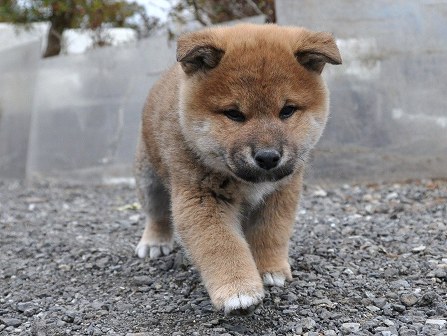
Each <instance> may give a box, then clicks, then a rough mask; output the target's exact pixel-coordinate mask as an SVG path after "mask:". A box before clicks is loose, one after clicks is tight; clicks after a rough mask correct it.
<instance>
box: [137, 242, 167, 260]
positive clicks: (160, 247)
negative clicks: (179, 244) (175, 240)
mask: <svg viewBox="0 0 447 336" xmlns="http://www.w3.org/2000/svg"><path fill="white" fill-rule="evenodd" d="M172 250H173V244H172V243H166V244H150V243H148V242H146V241H143V240H140V242H139V243H138V245H137V247H136V248H135V253H136V255H137V256H138V257H139V258H145V257H146V256H147V255H149V258H151V259H157V258H159V257H161V256H165V255H168V254H169V253H171V252H172Z"/></svg>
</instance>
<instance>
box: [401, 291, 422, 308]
mask: <svg viewBox="0 0 447 336" xmlns="http://www.w3.org/2000/svg"><path fill="white" fill-rule="evenodd" d="M418 300H419V298H418V297H417V296H416V294H413V293H408V294H405V293H404V294H402V295H401V296H400V302H402V304H403V305H404V306H405V307H411V306H414V305H415V304H416V302H418Z"/></svg>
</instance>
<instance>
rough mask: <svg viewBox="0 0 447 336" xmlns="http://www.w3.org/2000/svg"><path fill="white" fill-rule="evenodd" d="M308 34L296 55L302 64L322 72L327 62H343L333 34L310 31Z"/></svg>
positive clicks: (319, 72) (309, 68) (311, 69)
mask: <svg viewBox="0 0 447 336" xmlns="http://www.w3.org/2000/svg"><path fill="white" fill-rule="evenodd" d="M306 35H307V36H306V37H305V38H304V41H302V44H301V46H300V47H299V48H298V50H297V51H296V52H295V57H296V59H297V60H298V62H299V63H300V64H301V65H302V66H304V67H305V68H306V69H308V70H310V71H313V72H316V73H318V74H321V72H322V71H323V68H324V66H325V65H326V63H330V64H341V63H342V60H341V56H340V51H339V50H338V47H337V44H336V43H335V39H334V37H333V35H332V34H330V33H323V32H322V33H314V32H309V31H308V32H307V34H306Z"/></svg>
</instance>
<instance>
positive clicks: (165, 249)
mask: <svg viewBox="0 0 447 336" xmlns="http://www.w3.org/2000/svg"><path fill="white" fill-rule="evenodd" d="M161 251H162V252H163V254H164V255H168V254H169V253H171V252H172V247H170V246H166V245H163V246H162V247H161Z"/></svg>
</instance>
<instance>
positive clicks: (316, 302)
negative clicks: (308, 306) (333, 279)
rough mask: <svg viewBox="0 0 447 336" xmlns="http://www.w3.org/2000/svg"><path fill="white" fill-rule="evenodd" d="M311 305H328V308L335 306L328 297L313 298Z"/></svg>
mask: <svg viewBox="0 0 447 336" xmlns="http://www.w3.org/2000/svg"><path fill="white" fill-rule="evenodd" d="M312 305H314V306H322V307H328V308H334V307H335V303H333V302H332V301H331V300H329V299H318V300H314V301H312Z"/></svg>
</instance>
